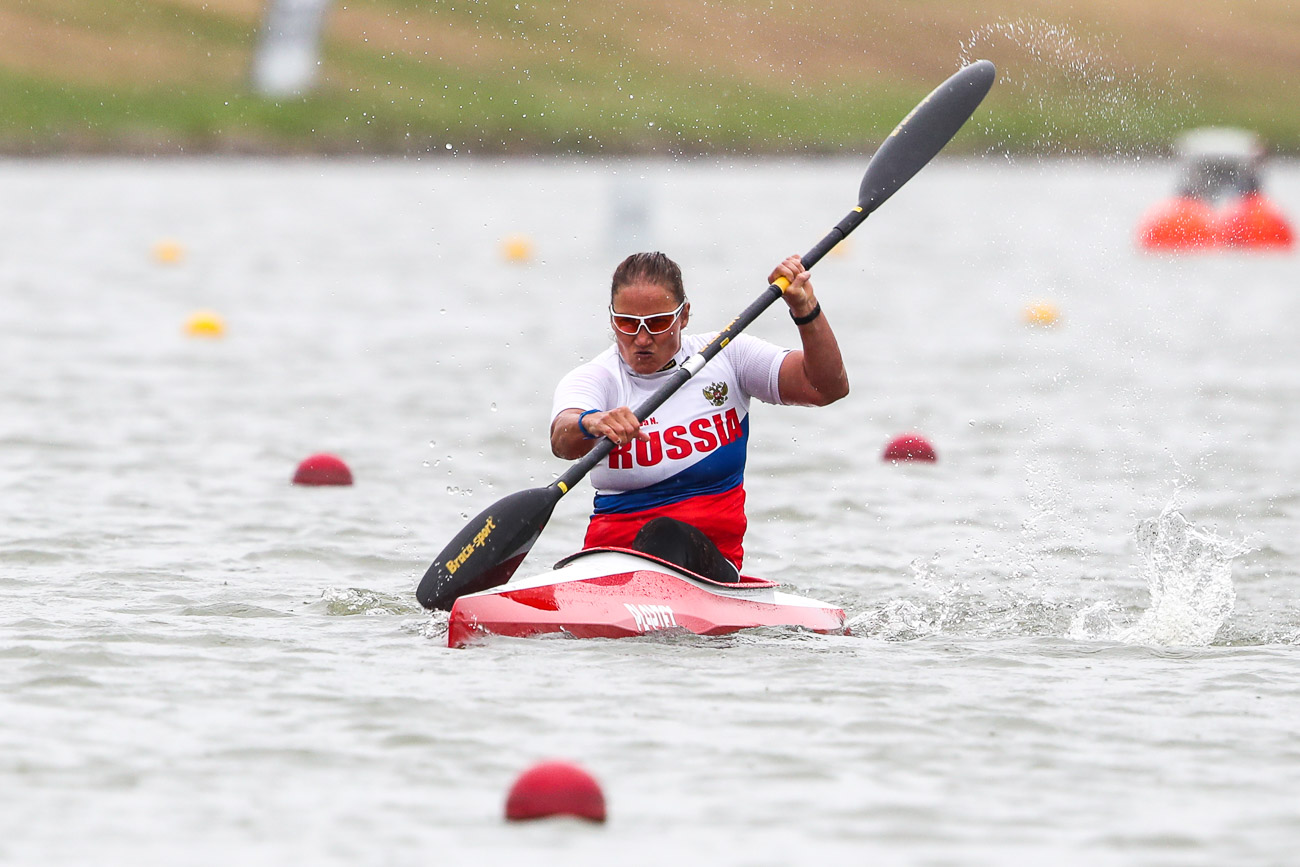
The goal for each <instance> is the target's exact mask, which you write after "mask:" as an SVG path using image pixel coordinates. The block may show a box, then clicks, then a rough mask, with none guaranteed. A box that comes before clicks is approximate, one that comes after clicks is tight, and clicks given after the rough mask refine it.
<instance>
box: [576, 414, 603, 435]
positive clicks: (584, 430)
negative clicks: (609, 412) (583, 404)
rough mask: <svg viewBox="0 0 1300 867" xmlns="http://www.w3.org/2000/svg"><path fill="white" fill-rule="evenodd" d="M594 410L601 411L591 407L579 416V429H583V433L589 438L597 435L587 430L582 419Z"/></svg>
mask: <svg viewBox="0 0 1300 867" xmlns="http://www.w3.org/2000/svg"><path fill="white" fill-rule="evenodd" d="M593 412H600V410H598V409H589V410H587V411H586V412H584V413H583V414H582V415H580V416H578V430H580V431H582V435H583V436H584V437H586V438H587V439H589V440H594V439H595V438H596V435H595V434H594V433H592V432H591V431H589V430H587V426H586V425H585V424H583V423H582V420H583V419H584V418H586V417H587V416H589V415H591V414H592V413H593Z"/></svg>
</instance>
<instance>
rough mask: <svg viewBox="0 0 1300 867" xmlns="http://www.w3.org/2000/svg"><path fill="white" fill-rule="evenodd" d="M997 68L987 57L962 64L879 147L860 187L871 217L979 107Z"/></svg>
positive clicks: (864, 210)
mask: <svg viewBox="0 0 1300 867" xmlns="http://www.w3.org/2000/svg"><path fill="white" fill-rule="evenodd" d="M996 76H997V71H996V70H995V69H994V68H993V64H992V63H990V62H989V61H987V60H977V61H975V62H974V63H972V64H971V65H970V66H965V67H962V69H960V70H959V71H957V72H956V73H954V74H953V75H952V76H951V77H950V78H949V79H948V80H947V81H945V82H944V83H943V84H941V85H939V86H938V87H936V88H935V89H934V90H933V91H931V92H930V95H929V96H927V97H926V98H925V99H923V100H921V102H920V104H919V105H917V107H916V108H914V109H912V111H911V113H910V114H908V116H907V117H905V118H903V121H902V123H900V124H899V125H898V126H896V127H894V131H893V132H891V133H890V134H889V138H887V139H885V141H884V143H883V144H882V145H881V146H880V148H879V150H877V151H876V153H875V155H874V156H873V157H872V158H871V164H870V165H868V166H867V173H866V174H865V175H864V176H863V178H862V186H861V187H859V188H858V206H859V207H861V208H862V216H863V217H866V215H867V214H870V213H871V212H872V211H874V210H875V209H876V208H878V207H880V206H881V205H882V204H884V202H885V200H886V199H888V198H889V197H890V196H892V195H893V194H894V193H896V192H898V188H899V187H901V186H902V185H903V184H905V183H907V182H908V181H910V180H911V179H912V176H913V175H915V174H916V173H917V172H919V171H920V170H921V169H922V168H924V167H925V164H926V163H928V162H929V161H930V160H932V159H934V156H935V154H937V153H939V151H941V150H943V148H944V145H946V144H948V142H949V141H951V140H952V137H953V136H955V135H956V134H957V130H959V129H961V127H962V124H964V123H966V121H967V120H969V119H970V116H971V115H972V114H974V113H975V109H977V108H979V104H980V102H982V101H983V99H984V96H985V94H987V93H988V92H989V88H991V87H992V86H993V79H994V78H995V77H996Z"/></svg>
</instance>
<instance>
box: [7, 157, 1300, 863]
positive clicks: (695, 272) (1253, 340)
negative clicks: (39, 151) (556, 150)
mask: <svg viewBox="0 0 1300 867" xmlns="http://www.w3.org/2000/svg"><path fill="white" fill-rule="evenodd" d="M862 168H863V162H862V161H860V160H835V161H829V162H779V163H763V164H753V163H747V162H735V163H732V162H722V163H718V162H711V161H710V162H692V163H681V164H673V163H667V162H663V163H644V164H642V163H582V162H522V163H499V162H491V161H479V162H475V161H464V160H459V159H450V158H449V159H447V160H445V161H442V162H438V163H432V164H430V163H425V164H421V163H414V162H394V163H381V164H359V163H329V162H311V163H251V164H250V163H220V162H214V163H187V162H175V163H155V164H131V163H116V162H104V163H77V164H65V163H57V162H36V163H28V162H8V163H3V164H0V203H3V204H0V224H2V225H0V237H3V238H4V239H5V241H4V244H3V248H2V252H0V299H2V301H0V338H2V339H0V363H2V364H3V369H4V371H5V375H4V378H3V385H2V386H0V389H2V391H0V396H2V397H0V406H2V407H3V414H2V415H0V482H2V483H3V492H4V496H3V500H2V502H3V506H0V508H2V509H3V516H4V520H3V521H2V522H0V588H2V589H3V595H2V596H0V600H2V601H0V612H3V630H2V631H0V657H3V660H4V663H3V666H0V677H2V678H3V693H2V697H0V744H2V745H3V750H0V774H2V779H0V790H3V791H4V792H5V793H6V795H5V809H4V810H3V811H2V814H3V819H0V860H3V861H5V862H6V863H14V864H85V863H98V864H127V863H129V864H133V865H137V864H176V863H204V864H216V863H222V864H225V863H233V862H239V863H247V864H276V865H279V864H285V863H314V864H325V863H337V864H344V863H346V864H417V863H419V864H423V863H431V862H446V861H449V860H454V861H456V862H457V863H490V864H497V863H500V864H515V863H521V862H524V861H527V862H528V863H550V862H557V863H558V862H559V861H560V859H561V858H563V859H564V861H565V863H592V864H594V863H609V862H610V861H614V862H616V863H647V864H648V863H662V862H663V861H665V860H674V859H675V860H678V861H681V860H683V859H688V860H689V862H690V863H714V864H790V863H809V862H811V861H812V860H813V859H815V858H824V857H828V856H829V857H842V856H846V855H847V856H849V857H856V858H857V859H858V860H859V861H861V860H862V859H868V860H873V861H874V862H875V863H894V864H968V863H969V864H978V863H989V864H1008V863H1077V864H1084V863H1086V864H1096V863H1116V864H1118V863H1133V864H1180V865H1181V864H1215V865H1220V864H1227V863H1233V864H1244V863H1258V864H1280V863H1286V862H1287V861H1289V860H1291V854H1290V853H1292V852H1293V851H1294V850H1295V849H1296V847H1297V844H1300V814H1297V812H1296V802H1295V797H1294V793H1295V791H1296V789H1297V785H1300V747H1297V745H1296V740H1295V737H1294V735H1293V729H1294V720H1295V719H1296V718H1297V717H1298V716H1300V689H1298V688H1297V687H1298V686H1300V670H1298V667H1297V665H1296V643H1297V641H1298V640H1300V606H1298V604H1297V599H1298V598H1300V591H1297V589H1296V588H1297V586H1300V568H1298V564H1300V552H1298V551H1297V544H1298V543H1297V538H1300V533H1298V532H1297V530H1298V528H1300V492H1298V491H1300V489H1298V487H1297V485H1298V480H1300V446H1297V445H1296V437H1295V434H1294V431H1295V430H1296V428H1297V425H1298V423H1300V342H1298V341H1297V340H1296V339H1295V325H1296V323H1297V322H1298V321H1300V300H1298V299H1300V280H1298V279H1297V277H1298V276H1300V270H1298V265H1297V258H1296V257H1295V256H1294V255H1290V256H1287V255H1282V256H1277V255H1274V256H1252V255H1247V254H1219V253H1214V254H1206V255H1200V256H1192V257H1184V258H1169V257H1150V256H1145V255H1142V254H1139V253H1137V252H1136V251H1135V250H1134V248H1133V243H1132V237H1133V228H1134V225H1135V223H1136V221H1137V219H1138V217H1139V215H1140V214H1141V213H1142V212H1143V211H1144V210H1145V209H1146V207H1147V206H1148V205H1150V204H1152V203H1153V202H1155V201H1156V200H1158V199H1159V198H1161V197H1163V196H1165V195H1166V194H1168V193H1169V192H1170V191H1171V187H1172V184H1173V182H1174V171H1173V169H1172V167H1170V166H1164V165H1153V166H1136V165H1099V164H1093V165H1088V164H1070V163H1049V164H1042V165H1033V164H1024V165H1009V164H1002V163H994V162H973V163H968V162H948V163H940V164H936V165H934V166H931V167H930V168H928V169H927V170H926V171H925V172H923V173H922V174H921V175H920V176H919V177H917V178H916V179H915V180H914V181H913V182H912V183H911V184H909V185H908V186H907V187H905V188H904V189H903V190H902V191H901V192H900V193H899V194H898V196H897V197H896V198H895V199H894V200H893V201H891V202H889V203H888V204H886V205H885V206H884V207H883V208H882V209H881V210H880V211H879V212H878V213H877V214H876V215H875V216H873V217H872V218H871V220H869V221H868V222H867V223H866V224H864V226H863V227H862V229H860V230H859V233H858V234H857V235H855V236H854V237H853V238H852V239H851V240H850V241H849V242H848V244H847V245H846V246H847V249H846V250H844V252H843V255H836V256H832V257H828V259H827V260H826V261H825V262H823V263H822V264H821V265H819V266H818V270H817V279H816V281H815V282H816V284H817V288H818V293H819V296H820V297H821V299H822V301H823V304H824V306H825V309H826V312H827V315H828V316H829V317H830V318H831V320H832V322H833V323H834V324H835V326H836V328H837V329H838V331H839V334H840V335H841V339H842V342H843V344H844V351H845V355H846V358H847V361H848V364H849V368H850V376H851V379H852V382H853V393H852V394H851V395H850V397H849V398H848V399H847V400H845V401H843V402H841V403H840V404H837V405H835V406H833V407H830V408H827V409H824V410H808V409H794V408H773V407H764V406H756V408H755V415H754V436H753V444H752V450H751V456H750V469H749V474H748V487H749V491H750V504H751V530H750V535H749V539H748V550H749V560H748V563H747V566H748V569H747V571H750V572H752V573H754V574H758V575H762V576H764V577H772V578H777V579H779V580H781V581H783V582H786V583H788V584H789V585H790V586H791V587H792V588H793V589H795V590H797V591H801V592H804V593H807V594H809V595H814V596H818V597H821V598H825V599H830V600H835V601H837V602H838V603H840V604H842V605H843V606H844V607H845V608H846V609H847V610H848V612H849V614H850V617H851V622H852V626H853V629H854V634H853V635H852V636H845V637H820V636H810V635H792V634H785V633H780V632H774V633H756V634H747V635H741V636H733V637H729V638H724V639H713V640H709V639H700V638H694V637H681V636H678V637H668V638H664V637H662V636H660V637H655V638H647V639H644V640H639V639H638V640H625V641H585V642H580V641H566V640H543V641H519V640H494V641H490V642H488V643H486V644H484V645H481V646H478V647H474V648H471V649H467V650H459V651H453V650H448V649H447V648H446V647H445V646H444V642H445V615H443V616H436V615H435V616H430V615H428V614H426V613H424V612H423V611H421V610H420V609H419V608H418V607H417V606H416V605H415V603H414V598H413V588H414V584H415V581H416V579H417V578H418V576H419V575H420V574H421V573H422V572H423V571H424V569H425V567H426V566H427V565H428V562H429V560H430V559H431V557H432V556H433V555H434V554H435V553H436V552H437V551H438V550H439V549H440V548H441V547H442V546H443V544H444V543H445V542H446V541H447V539H448V538H449V537H450V536H451V535H452V534H453V533H454V532H455V531H456V530H457V529H459V528H460V526H461V525H462V524H463V522H464V521H465V520H466V519H467V518H468V517H469V516H471V515H473V514H474V513H476V512H478V511H479V510H481V509H482V508H484V507H486V506H487V505H488V504H490V503H491V502H493V501H494V500H495V499H497V498H499V497H501V496H504V495H505V494H507V493H509V492H511V491H514V490H518V489H521V488H524V487H531V486H534V485H537V484H541V483H544V482H545V481H547V480H549V479H550V478H551V477H552V475H553V474H554V473H556V472H557V471H558V470H560V469H562V467H563V465H562V464H560V463H558V462H556V461H555V460H554V459H552V458H550V457H549V454H548V449H547V445H546V435H545V430H546V423H547V418H546V416H547V412H548V410H549V403H550V394H551V389H552V387H553V385H554V383H555V381H556V380H557V379H558V378H559V377H560V375H562V374H563V372H564V371H566V370H567V369H569V368H570V367H571V366H573V365H574V364H576V363H577V362H578V361H580V360H582V359H583V358H585V357H588V356H590V355H592V354H594V353H595V352H597V351H599V349H600V348H602V347H603V345H604V344H605V341H607V340H608V339H609V338H608V333H607V330H606V326H605V325H604V322H603V317H602V311H603V308H604V303H605V300H604V299H605V292H606V286H607V279H608V273H609V271H610V270H611V269H612V267H613V265H614V264H615V262H616V261H617V260H618V259H619V258H620V257H621V256H622V254H624V253H625V252H627V251H628V250H629V249H631V248H633V247H651V246H656V247H661V248H663V249H665V250H667V251H669V252H670V253H671V254H673V255H675V257H676V258H678V259H679V261H681V262H682V264H683V265H684V267H685V270H686V273H687V279H688V290H689V291H690V293H691V296H692V300H693V312H694V316H693V319H694V322H695V324H697V325H699V326H701V327H705V328H707V327H710V326H713V327H717V326H720V325H722V324H723V323H725V322H726V321H727V320H729V319H730V317H731V316H732V315H734V314H735V313H736V312H738V311H739V310H740V309H741V308H742V307H743V306H744V305H745V304H747V303H748V302H749V301H750V300H751V299H752V298H754V297H756V296H757V295H758V293H759V292H760V291H761V290H762V286H763V279H764V277H765V276H766V274H767V271H768V268H769V266H770V265H771V264H772V263H773V262H775V261H776V260H778V259H779V258H780V257H781V256H783V255H785V254H787V253H791V252H801V251H802V250H804V249H806V248H807V247H808V246H810V245H811V244H812V243H813V242H814V241H816V240H817V239H818V238H820V237H821V235H822V234H823V233H824V232H825V231H826V229H827V228H829V226H830V225H832V224H833V223H834V222H835V221H836V220H838V219H839V218H840V217H841V216H842V215H843V213H844V212H845V211H847V210H848V208H849V207H850V206H851V205H852V204H853V198H854V195H855V192H856V188H857V182H858V179H859V177H860V175H861V171H862ZM1268 182H1269V190H1270V192H1272V193H1273V195H1274V196H1275V197H1276V199H1277V200H1278V201H1279V203H1281V205H1282V206H1283V207H1284V208H1285V209H1286V210H1288V211H1289V212H1290V213H1291V214H1292V216H1293V217H1295V216H1300V171H1297V169H1296V167H1294V166H1279V167H1275V168H1274V170H1273V171H1272V172H1271V174H1270V175H1269V176H1268ZM512 234H521V235H523V236H526V237H527V238H528V239H529V240H530V241H531V242H532V244H533V245H534V249H535V255H534V258H533V259H532V260H531V261H530V262H527V263H512V262H510V261H507V260H506V258H505V257H503V256H502V254H501V250H500V245H501V242H502V240H503V239H505V238H507V237H508V236H510V235H512ZM165 239H174V240H175V241H177V242H179V243H180V244H181V245H183V248H184V251H185V256H184V258H183V260H182V261H181V262H179V263H176V264H172V265H166V264H163V263H160V262H158V261H156V260H155V259H154V258H153V257H152V256H151V253H150V250H151V248H152V247H153V245H155V244H156V243H158V242H159V241H162V240H165ZM1040 300H1041V301H1047V302H1050V303H1052V304H1054V305H1056V307H1057V309H1058V310H1059V312H1060V321H1059V323H1058V325H1057V326H1056V327H1055V328H1030V327H1028V326H1027V325H1026V324H1025V322H1024V318H1023V314H1024V310H1025V308H1026V306H1027V305H1029V304H1030V303H1032V302H1035V301H1040ZM202 308H210V309H212V310H215V311H217V312H218V313H220V314H221V315H222V316H223V317H224V319H225V321H226V324H227V333H226V336H225V337H224V338H222V339H219V340H201V339H195V338H190V337H186V336H185V335H184V334H183V331H182V324H183V322H184V321H185V319H186V317H187V316H189V314H190V313H192V312H194V311H195V310H198V309H202ZM753 330H754V332H755V333H758V334H761V335H764V336H767V337H769V338H771V339H774V340H777V341H781V342H789V341H791V340H794V339H795V333H794V329H793V327H792V326H791V325H790V324H789V321H788V318H787V317H785V316H784V315H783V314H781V312H780V311H779V310H777V311H773V312H771V313H769V314H768V315H767V316H766V317H765V318H764V319H763V320H761V321H760V322H759V323H757V324H756V325H755V326H754V329H753ZM909 430H917V431H920V432H922V433H924V434H925V435H926V436H927V437H928V438H929V439H930V440H931V441H932V442H933V443H934V445H935V447H936V448H937V450H938V452H939V456H940V460H939V462H938V463H937V464H934V465H890V464H886V463H882V462H881V461H880V458H879V456H880V453H881V450H882V449H883V447H884V444H885V443H886V442H887V441H888V440H889V439H891V438H892V437H893V436H895V435H897V434H900V433H903V432H905V431H909ZM318 451H331V452H335V453H337V454H339V455H341V456H342V457H344V458H345V460H347V461H348V463H349V464H350V465H351V467H352V470H353V472H354V473H355V476H356V480H357V482H356V484H355V486H353V487H351V488H336V489H307V488H299V487H294V486H292V485H291V484H289V478H290V476H291V475H292V473H293V469H294V467H295V466H296V464H297V462H298V461H300V460H301V459H303V458H305V457H306V456H307V455H309V454H312V453H314V452H318ZM589 501H590V490H589V488H586V487H583V488H580V489H579V490H577V491H575V492H574V493H573V494H571V495H570V496H569V497H568V498H566V499H565V501H563V502H562V503H561V506H560V508H559V510H558V512H557V514H556V516H555V517H554V518H553V519H552V521H551V523H550V525H549V527H548V529H547V531H546V533H545V534H544V535H543V537H542V539H541V540H540V542H539V543H538V545H537V547H536V548H534V551H533V554H532V555H531V557H530V559H529V561H528V562H529V564H530V566H531V567H532V568H544V567H546V566H547V564H549V563H551V562H553V561H554V560H555V559H557V558H558V557H560V556H562V555H563V554H565V553H567V552H568V551H570V550H571V549H573V548H574V547H575V546H576V545H577V544H578V542H579V539H580V535H581V530H582V526H583V523H584V520H585V515H586V509H587V507H588V505H589ZM547 757H562V758H567V759H571V760H575V761H577V762H580V763H581V764H583V765H584V766H586V767H587V768H588V769H589V770H591V771H592V772H593V773H594V774H595V775H596V776H597V777H598V778H599V779H600V780H601V782H602V783H603V784H604V787H605V792H606V796H607V798H608V802H609V808H610V821H609V822H608V824H606V825H605V826H604V827H592V826H587V825H581V824H577V823H572V822H563V821H562V822H544V823H539V824H533V825H527V826H508V825H506V824H504V823H503V821H502V820H501V809H502V803H503V801H504V797H505V793H506V791H507V789H508V787H509V785H510V783H511V781H512V780H513V779H514V777H515V776H516V775H517V774H518V773H519V772H521V771H522V770H523V769H524V768H525V767H527V766H528V765H529V764H531V763H532V762H533V761H535V760H538V759H542V758H547Z"/></svg>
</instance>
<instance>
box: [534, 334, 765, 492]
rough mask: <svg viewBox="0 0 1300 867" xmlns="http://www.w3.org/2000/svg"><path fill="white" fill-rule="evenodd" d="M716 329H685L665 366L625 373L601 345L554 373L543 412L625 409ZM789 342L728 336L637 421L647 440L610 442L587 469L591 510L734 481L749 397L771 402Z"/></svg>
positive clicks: (740, 473)
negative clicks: (556, 375) (653, 370)
mask: <svg viewBox="0 0 1300 867" xmlns="http://www.w3.org/2000/svg"><path fill="white" fill-rule="evenodd" d="M715 336H716V332H714V333H709V334H688V335H684V336H683V337H682V346H681V349H680V350H679V351H678V353H677V355H676V356H674V359H673V361H674V362H675V363H674V364H673V366H672V367H670V368H669V369H668V370H664V371H659V372H657V373H651V374H644V375H643V374H638V373H633V372H632V370H631V369H630V368H629V367H628V366H627V364H626V363H625V362H624V361H623V359H622V358H621V357H620V356H619V354H618V347H617V346H611V347H610V348H609V349H607V350H605V351H604V352H602V353H601V354H600V355H598V356H596V358H594V359H592V360H591V361H589V362H587V363H586V364H583V365H580V366H579V367H577V368H575V369H573V370H572V371H570V372H569V373H568V374H566V375H565V376H564V378H563V379H561V380H560V383H559V385H558V386H556V389H555V399H554V402H553V403H552V405H551V420H552V421H554V419H555V417H556V416H558V415H559V414H560V413H561V412H563V411H564V410H566V409H575V408H576V409H582V410H588V409H598V410H602V411H603V410H610V409H614V408H616V407H620V406H627V407H631V408H632V409H633V410H635V409H636V408H637V407H638V406H639V405H640V404H641V403H642V402H643V401H644V400H645V399H646V398H647V397H649V396H650V395H651V394H653V393H654V392H655V390H656V389H657V388H659V386H660V385H662V384H663V380H664V378H665V377H668V376H671V375H672V372H673V371H674V370H675V369H676V368H677V366H678V365H680V364H681V363H682V362H683V361H685V360H686V359H687V357H689V356H690V355H693V354H694V353H696V352H698V351H699V350H700V349H701V348H703V347H704V346H707V345H708V343H709V341H711V340H712V339H713V338H714V337H715ZM789 351H790V350H788V349H783V348H781V347H779V346H776V345H774V344H771V343H768V342H767V341H765V340H761V339H759V338H757V337H751V336H749V335H746V334H738V335H736V336H735V337H734V338H732V340H731V342H730V343H728V344H727V345H726V346H725V347H724V348H723V349H722V351H721V352H719V353H718V354H717V355H715V356H714V357H713V358H712V359H711V360H710V361H709V363H708V364H706V365H705V366H704V367H703V368H702V369H701V370H700V371H699V372H698V373H696V374H695V376H694V377H692V378H691V379H690V380H689V381H688V382H687V383H686V384H685V385H683V386H682V387H681V388H679V389H678V390H677V391H676V392H674V393H673V395H672V396H671V397H669V398H668V400H666V401H664V403H663V405H661V406H660V407H659V408H658V409H657V410H655V411H654V413H653V414H652V415H651V416H650V418H648V419H646V421H645V423H644V424H643V425H642V430H643V431H645V433H646V434H648V435H649V436H650V442H642V441H640V440H637V441H635V442H632V443H628V444H626V445H622V446H618V447H616V448H615V449H614V450H613V451H611V452H610V454H609V457H608V458H607V459H606V460H604V461H602V462H601V463H600V464H599V465H598V466H596V467H595V468H594V469H593V470H592V472H591V480H592V484H593V485H594V486H595V488H596V508H595V511H596V513H597V514H600V513H607V512H639V511H644V510H646V509H653V508H655V507H657V506H661V505H665V504H668V503H676V502H679V501H682V500H685V499H688V498H690V497H694V496H699V495H703V494H716V493H720V492H723V491H726V490H729V489H731V488H734V487H736V486H738V485H740V484H741V483H742V482H743V481H744V470H745V455H746V449H747V447H748V443H749V400H750V398H751V397H756V398H758V399H759V400H761V401H763V402H764V403H775V404H779V403H781V396H780V392H779V390H778V387H777V381H778V377H779V374H780V370H781V362H782V361H783V360H784V359H785V356H786V354H787V353H788V352H789Z"/></svg>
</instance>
